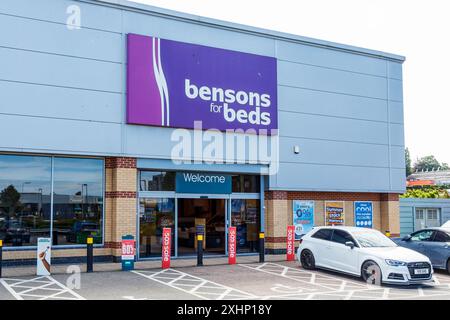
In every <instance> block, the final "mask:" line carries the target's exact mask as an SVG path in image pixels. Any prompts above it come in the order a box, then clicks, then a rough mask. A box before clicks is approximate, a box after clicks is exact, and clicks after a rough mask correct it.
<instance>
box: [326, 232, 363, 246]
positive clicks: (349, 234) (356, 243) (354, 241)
mask: <svg viewBox="0 0 450 320" xmlns="http://www.w3.org/2000/svg"><path fill="white" fill-rule="evenodd" d="M332 230H333V233H332V234H331V240H330V241H331V242H334V243H337V244H341V245H344V246H345V243H341V242H337V241H334V240H333V237H334V233H335V232H343V233H346V234H347V235H348V236H350V238H351V240H349V241H351V242H353V244H354V245H355V247H357V248H359V244H358V242H356V240H355V238H354V237H353V236H352V235H351V233H350V232H347V231H345V230H339V229H332ZM346 242H347V241H346Z"/></svg>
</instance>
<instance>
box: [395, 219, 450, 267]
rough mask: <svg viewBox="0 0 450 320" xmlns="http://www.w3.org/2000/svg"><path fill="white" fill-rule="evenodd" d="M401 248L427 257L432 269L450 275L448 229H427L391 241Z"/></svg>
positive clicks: (449, 235)
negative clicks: (441, 270) (443, 271)
mask: <svg viewBox="0 0 450 320" xmlns="http://www.w3.org/2000/svg"><path fill="white" fill-rule="evenodd" d="M393 240H394V242H395V243H397V244H398V245H399V246H401V247H405V248H408V249H412V250H415V251H417V252H420V253H421V254H423V255H425V256H427V257H428V258H429V259H430V261H431V263H432V264H433V267H434V268H436V269H444V270H447V272H448V273H450V228H445V227H440V228H428V229H423V230H419V231H416V232H414V233H412V234H410V235H407V236H406V237H404V238H395V239H393Z"/></svg>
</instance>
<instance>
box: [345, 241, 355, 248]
mask: <svg viewBox="0 0 450 320" xmlns="http://www.w3.org/2000/svg"><path fill="white" fill-rule="evenodd" d="M345 245H346V246H347V247H350V249H353V248H354V247H355V244H354V243H353V242H352V241H347V242H346V243H345Z"/></svg>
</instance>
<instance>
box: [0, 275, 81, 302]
mask: <svg viewBox="0 0 450 320" xmlns="http://www.w3.org/2000/svg"><path fill="white" fill-rule="evenodd" d="M0 283H1V284H2V285H3V286H4V287H5V288H6V290H8V292H9V293H11V294H12V295H13V296H14V298H16V299H17V300H25V299H27V298H28V299H29V298H37V299H38V300H47V299H61V300H84V298H83V297H82V296H80V295H79V294H78V293H76V292H75V291H73V290H72V289H70V288H68V287H66V286H65V285H63V284H61V283H60V282H58V281H56V280H55V279H53V278H52V277H51V276H41V277H36V278H32V279H25V280H24V279H15V278H3V279H0Z"/></svg>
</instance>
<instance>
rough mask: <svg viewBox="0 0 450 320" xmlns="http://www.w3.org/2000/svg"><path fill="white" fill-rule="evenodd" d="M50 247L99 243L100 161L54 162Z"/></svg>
mask: <svg viewBox="0 0 450 320" xmlns="http://www.w3.org/2000/svg"><path fill="white" fill-rule="evenodd" d="M53 172H54V181H53V244H54V245H64V244H85V243H86V238H87V237H88V236H92V237H93V238H94V243H96V244H98V243H102V222H103V221H102V219H103V160H101V159H77V158H55V159H54V169H53Z"/></svg>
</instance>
